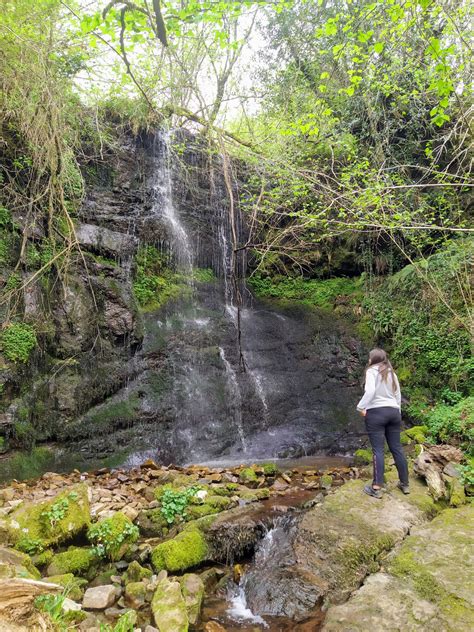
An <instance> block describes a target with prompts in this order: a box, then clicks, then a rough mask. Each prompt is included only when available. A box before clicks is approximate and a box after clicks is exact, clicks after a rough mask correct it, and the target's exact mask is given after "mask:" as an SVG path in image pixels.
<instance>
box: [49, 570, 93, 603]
mask: <svg viewBox="0 0 474 632" xmlns="http://www.w3.org/2000/svg"><path fill="white" fill-rule="evenodd" d="M48 582H50V583H51V584H59V586H62V587H63V588H64V589H65V594H66V596H67V597H69V599H72V600H73V601H80V600H81V599H82V598H83V596H84V587H85V586H87V579H81V578H80V577H74V575H73V574H72V573H65V574H64V575H50V576H49V577H48Z"/></svg>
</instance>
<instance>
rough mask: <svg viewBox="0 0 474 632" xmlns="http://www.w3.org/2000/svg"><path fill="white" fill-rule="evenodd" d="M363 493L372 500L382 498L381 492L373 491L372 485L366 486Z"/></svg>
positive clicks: (379, 490)
mask: <svg viewBox="0 0 474 632" xmlns="http://www.w3.org/2000/svg"><path fill="white" fill-rule="evenodd" d="M364 492H365V493H366V494H368V495H369V496H373V497H374V498H379V499H380V498H382V490H381V489H374V488H373V487H372V485H366V486H365V487H364Z"/></svg>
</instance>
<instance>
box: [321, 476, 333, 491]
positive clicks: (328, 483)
mask: <svg viewBox="0 0 474 632" xmlns="http://www.w3.org/2000/svg"><path fill="white" fill-rule="evenodd" d="M319 484H320V486H321V487H322V488H323V489H331V487H332V476H331V475H330V474H323V476H321V478H320V479H319Z"/></svg>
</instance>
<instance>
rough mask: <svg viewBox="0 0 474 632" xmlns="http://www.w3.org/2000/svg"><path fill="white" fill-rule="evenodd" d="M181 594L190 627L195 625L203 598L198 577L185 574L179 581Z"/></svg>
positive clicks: (202, 590) (201, 582) (201, 584)
mask: <svg viewBox="0 0 474 632" xmlns="http://www.w3.org/2000/svg"><path fill="white" fill-rule="evenodd" d="M180 583H181V593H182V595H183V597H184V602H185V604H186V610H187V612H188V619H189V623H190V624H191V625H196V623H197V622H198V620H199V616H200V614H201V606H202V600H203V598H204V583H203V581H202V579H201V578H200V577H199V575H195V574H194V573H187V574H186V575H183V577H181V579H180Z"/></svg>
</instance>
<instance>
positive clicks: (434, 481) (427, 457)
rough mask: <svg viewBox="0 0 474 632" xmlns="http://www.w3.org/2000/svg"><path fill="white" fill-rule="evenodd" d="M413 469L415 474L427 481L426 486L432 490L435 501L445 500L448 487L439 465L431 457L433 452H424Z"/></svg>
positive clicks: (415, 462)
mask: <svg viewBox="0 0 474 632" xmlns="http://www.w3.org/2000/svg"><path fill="white" fill-rule="evenodd" d="M413 469H414V470H415V472H416V473H417V474H418V475H419V476H422V477H424V478H425V479H426V484H427V485H428V489H429V490H430V494H431V495H432V496H433V498H434V499H435V500H439V499H440V498H444V497H445V496H446V495H447V492H446V485H445V484H444V481H443V478H442V476H441V469H440V467H439V464H438V463H437V462H436V460H435V459H434V458H433V456H432V455H431V452H429V451H426V450H425V451H424V452H422V453H421V454H420V455H419V456H418V457H417V458H416V459H415V461H414V463H413Z"/></svg>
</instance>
